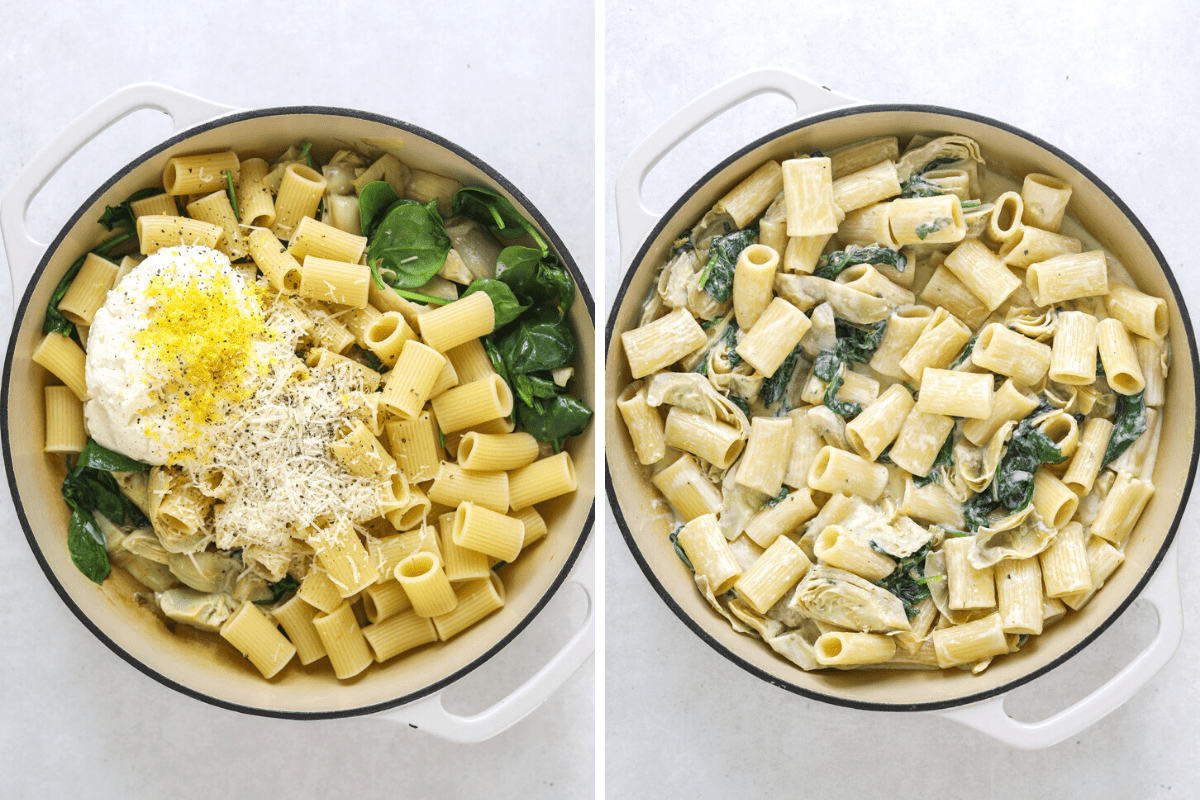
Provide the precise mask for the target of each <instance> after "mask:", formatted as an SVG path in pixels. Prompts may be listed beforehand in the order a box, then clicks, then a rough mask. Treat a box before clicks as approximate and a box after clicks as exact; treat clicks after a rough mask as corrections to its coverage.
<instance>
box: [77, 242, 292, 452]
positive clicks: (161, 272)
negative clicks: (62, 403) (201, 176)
mask: <svg viewBox="0 0 1200 800" xmlns="http://www.w3.org/2000/svg"><path fill="white" fill-rule="evenodd" d="M271 338H272V336H271V333H270V331H269V330H268V329H267V327H266V325H265V322H264V319H263V311H262V306H261V303H260V301H259V297H258V294H257V292H256V291H255V290H254V288H253V287H251V286H247V284H246V282H245V280H244V279H243V278H242V276H241V274H239V273H238V272H237V270H235V269H234V268H233V267H232V266H231V265H230V263H229V259H228V258H226V257H225V256H224V255H223V254H221V253H219V252H217V251H216V250H212V249H209V248H207V247H198V246H180V247H169V248H163V249H162V250H159V251H158V252H157V253H154V254H153V255H151V256H149V257H148V258H147V259H146V260H145V261H143V262H142V263H141V264H139V265H138V266H137V267H136V268H134V269H133V270H132V271H131V272H130V273H129V274H128V275H126V276H125V277H124V278H123V279H122V280H121V282H120V283H119V284H118V285H117V286H116V287H115V288H114V289H113V290H112V291H110V292H109V293H108V297H107V298H106V300H105V303H104V306H103V307H102V308H100V309H99V310H98V311H97V312H96V316H95V319H94V320H93V323H92V327H91V330H90V331H89V333H88V352H87V361H86V366H85V371H84V375H85V379H86V381H87V388H88V394H89V395H90V399H89V400H88V402H87V403H86V404H85V406H84V416H85V418H86V420H87V425H88V431H89V432H90V434H91V435H92V437H93V438H95V439H96V441H98V442H99V443H100V444H102V445H104V446H105V447H107V448H109V449H111V450H116V451H119V452H122V453H125V454H126V455H128V456H131V457H133V458H136V459H138V460H139V461H144V462H146V463H149V464H168V463H187V462H192V463H194V462H195V460H196V457H197V454H198V453H197V451H198V449H203V448H205V447H206V446H207V445H208V443H207V442H206V441H205V439H206V434H207V433H208V432H209V431H210V430H211V429H212V427H213V425H214V424H215V423H219V422H221V421H222V420H223V419H224V417H225V415H226V414H228V412H229V410H230V408H232V407H235V406H237V405H238V404H240V403H243V402H245V401H246V400H247V399H248V398H249V397H250V396H251V395H252V394H253V392H254V388H255V386H256V384H257V383H258V381H259V379H260V378H261V376H262V375H263V374H264V373H265V370H266V362H267V358H266V357H265V354H264V351H265V350H266V349H268V347H267V346H268V345H269V341H270V339H271Z"/></svg>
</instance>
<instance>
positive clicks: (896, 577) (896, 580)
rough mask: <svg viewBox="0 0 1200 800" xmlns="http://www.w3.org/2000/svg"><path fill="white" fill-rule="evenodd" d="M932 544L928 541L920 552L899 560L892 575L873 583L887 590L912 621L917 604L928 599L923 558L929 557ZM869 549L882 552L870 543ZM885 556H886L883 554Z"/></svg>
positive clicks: (915, 613)
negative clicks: (898, 599)
mask: <svg viewBox="0 0 1200 800" xmlns="http://www.w3.org/2000/svg"><path fill="white" fill-rule="evenodd" d="M932 547H933V542H932V541H928V542H926V543H925V544H924V546H922V547H921V549H920V550H918V551H917V552H915V553H913V554H912V555H909V556H906V557H904V558H902V559H900V560H899V561H898V562H897V564H896V568H895V569H894V570H892V574H891V575H888V576H887V577H886V578H884V579H883V580H881V581H874V584H875V585H876V586H880V587H882V588H884V589H887V590H888V591H889V592H891V593H892V594H894V595H896V597H898V598H900V603H901V604H902V605H903V606H904V613H905V614H907V615H908V618H909V619H912V618H913V617H915V616H916V615H917V604H918V603H920V602H921V601H922V600H924V599H925V598H926V597H929V587H928V586H926V583H928V579H927V578H926V577H925V557H926V556H928V555H929V551H930V549H931V548H932ZM871 548H872V549H873V550H875V551H876V552H881V553H882V552H883V551H882V550H880V549H879V548H878V547H876V546H875V543H874V542H871ZM885 555H886V554H885Z"/></svg>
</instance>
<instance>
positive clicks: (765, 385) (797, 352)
mask: <svg viewBox="0 0 1200 800" xmlns="http://www.w3.org/2000/svg"><path fill="white" fill-rule="evenodd" d="M803 353H804V350H803V348H801V347H800V345H796V347H795V348H794V349H793V350H792V352H790V353H788V355H787V357H786V358H784V359H783V363H782V364H780V365H779V369H777V370H775V374H773V375H772V376H771V377H769V378H766V379H764V380H763V382H762V387H761V388H759V390H758V399H759V400H761V401H762V402H763V405H767V406H769V405H771V404H772V403H778V402H779V401H780V400H782V399H783V392H784V390H785V389H787V385H788V381H790V380H791V378H792V373H794V372H795V371H796V364H798V363H799V361H800V357H801V356H802V355H803Z"/></svg>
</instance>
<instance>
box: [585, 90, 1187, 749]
mask: <svg viewBox="0 0 1200 800" xmlns="http://www.w3.org/2000/svg"><path fill="white" fill-rule="evenodd" d="M766 92H771V93H777V94H781V95H784V96H786V97H789V98H790V99H791V100H792V101H793V102H795V104H796V110H797V120H796V121H795V122H793V123H791V124H789V125H786V126H784V127H783V128H780V129H778V130H776V131H774V132H772V133H770V134H768V135H766V136H764V137H762V138H760V139H758V140H757V141H754V142H751V143H750V144H748V145H746V146H745V147H743V148H741V149H739V150H738V151H737V152H735V153H733V154H731V155H730V156H729V157H728V158H726V159H724V160H723V161H722V162H721V163H719V164H718V165H717V166H716V167H714V168H713V169H712V170H711V171H709V172H708V173H707V174H706V175H705V176H704V177H703V178H701V179H700V180H699V181H698V182H697V183H696V184H695V186H693V187H692V188H691V189H689V190H688V191H687V193H685V194H684V195H683V197H681V198H680V199H679V200H678V201H677V202H675V203H674V205H672V206H671V208H670V210H668V211H667V212H666V213H665V214H663V215H662V216H661V217H656V216H655V215H653V214H651V213H649V212H648V211H646V209H645V208H644V206H643V204H642V202H641V187H642V183H643V181H644V179H645V177H646V175H647V173H648V172H649V171H650V170H651V169H652V168H653V167H654V166H655V164H657V163H658V161H659V160H660V159H661V158H662V157H663V156H664V155H666V153H667V152H669V151H670V150H671V149H672V148H674V147H675V146H676V145H677V144H678V143H679V142H681V141H682V140H683V139H684V138H686V137H687V136H688V135H690V134H691V133H692V132H693V131H695V130H696V129H697V128H699V127H700V126H702V125H704V124H705V123H706V122H707V121H709V120H711V119H713V118H714V117H716V116H717V115H718V114H720V113H722V112H723V111H725V110H727V109H729V108H732V107H733V106H735V105H737V104H739V103H741V102H743V101H745V100H748V99H749V98H751V97H753V96H755V95H758V94H762V93H766ZM917 133H922V134H928V135H939V134H945V133H959V134H964V135H966V136H970V137H972V138H974V139H976V140H977V141H978V142H979V144H980V147H981V148H982V150H983V152H984V155H985V158H987V160H988V169H997V168H999V169H1001V170H1002V171H1004V172H1007V173H1009V174H1012V175H1017V176H1020V175H1024V174H1026V173H1028V172H1044V173H1048V174H1051V175H1055V176H1057V177H1059V178H1062V179H1064V180H1066V181H1067V182H1068V183H1070V184H1071V186H1072V187H1073V189H1074V194H1073V195H1072V198H1071V205H1070V209H1069V210H1070V211H1071V213H1073V214H1074V215H1075V216H1076V217H1077V218H1078V219H1079V220H1080V222H1082V224H1083V225H1084V226H1085V227H1086V228H1088V229H1089V230H1090V231H1091V233H1092V234H1093V235H1095V236H1096V237H1097V238H1098V239H1099V240H1100V242H1101V244H1102V245H1103V246H1104V247H1106V248H1108V249H1109V250H1110V251H1111V252H1112V253H1113V254H1114V255H1115V256H1116V257H1117V258H1118V259H1119V260H1120V261H1121V263H1123V264H1124V265H1125V266H1126V267H1127V268H1128V269H1129V271H1130V273H1131V274H1132V275H1133V277H1134V279H1135V280H1136V282H1137V284H1138V286H1139V287H1140V288H1141V289H1142V290H1143V291H1146V292H1148V293H1150V294H1153V295H1157V296H1160V297H1165V298H1166V299H1167V303H1168V305H1169V306H1170V342H1171V348H1172V352H1173V363H1172V365H1171V373H1170V377H1169V378H1168V387H1167V401H1166V405H1165V407H1164V421H1163V430H1164V431H1170V435H1169V436H1168V435H1164V436H1163V437H1162V442H1161V445H1160V448H1159V452H1158V464H1157V467H1156V470H1155V475H1154V483H1155V486H1156V491H1155V494H1154V497H1153V499H1152V500H1151V501H1150V504H1149V505H1148V506H1147V508H1146V510H1145V513H1144V514H1143V516H1142V519H1141V521H1140V523H1139V524H1138V526H1137V528H1136V529H1135V530H1134V532H1133V533H1132V534H1131V535H1130V538H1129V543H1128V545H1127V547H1126V550H1125V556H1126V561H1125V563H1124V564H1123V565H1122V566H1121V567H1120V568H1119V569H1117V571H1116V572H1115V573H1114V574H1113V576H1112V577H1111V578H1110V579H1109V580H1108V582H1107V584H1106V585H1105V586H1104V588H1103V589H1102V590H1101V591H1100V592H1098V593H1097V594H1096V596H1095V597H1094V599H1092V601H1091V602H1090V603H1089V604H1088V605H1087V606H1085V607H1084V609H1083V610H1082V611H1081V612H1074V613H1073V614H1072V615H1071V616H1069V617H1068V618H1067V619H1065V620H1063V621H1062V622H1059V623H1057V624H1056V625H1053V626H1051V627H1050V628H1048V629H1047V631H1046V633H1045V634H1043V635H1041V636H1036V637H1033V638H1032V639H1031V640H1030V642H1029V644H1028V645H1026V647H1025V648H1024V649H1023V651H1022V652H1021V653H1019V654H1017V655H1015V656H1012V657H1010V658H1004V659H998V660H997V661H996V662H995V663H994V664H992V666H991V667H989V668H988V670H987V671H986V672H984V673H983V674H982V675H979V676H975V675H971V674H970V673H969V672H967V671H960V670H949V671H945V672H942V671H906V670H868V671H849V672H839V671H834V670H826V671H819V672H804V671H803V670H801V669H800V668H799V667H796V666H794V665H793V664H791V663H790V662H788V661H786V660H784V659H783V658H782V657H780V656H778V655H776V654H775V653H774V652H772V651H771V650H770V648H768V647H767V646H766V644H765V643H763V642H762V641H761V640H759V639H757V638H752V637H749V636H745V635H742V634H739V633H736V632H734V631H733V629H732V628H731V627H730V625H729V623H728V622H727V621H726V620H725V619H723V618H721V617H720V616H718V615H717V614H715V613H714V612H713V611H712V609H711V608H710V607H709V606H708V604H707V602H706V601H705V600H704V599H703V598H702V597H701V595H700V593H699V592H697V591H696V587H695V585H694V584H693V582H692V578H691V573H690V572H689V571H688V570H687V569H686V568H684V567H683V566H682V565H681V564H680V562H679V558H678V557H677V556H676V554H675V552H674V550H673V548H672V545H671V542H670V541H669V539H668V536H667V534H668V533H669V532H670V530H671V522H670V520H669V511H667V510H665V509H664V505H665V504H663V503H661V501H659V502H655V500H656V499H657V498H658V494H657V490H655V489H654V487H653V486H652V485H651V484H650V483H649V482H648V480H647V477H646V475H645V473H644V468H642V467H640V466H639V465H638V463H637V460H636V458H635V456H634V454H633V450H632V444H631V442H630V439H629V434H628V432H627V430H626V428H625V425H624V423H623V422H622V420H621V419H620V416H619V415H618V413H617V411H616V407H615V401H616V397H617V395H618V394H619V393H620V391H621V390H622V388H623V387H625V386H626V385H627V384H628V383H629V381H630V380H631V377H630V374H629V366H628V362H627V361H626V359H625V356H624V352H623V350H622V348H621V346H620V341H619V335H620V334H621V333H622V332H623V331H626V330H629V329H630V328H631V327H633V326H634V325H635V324H636V320H637V316H638V313H639V311H640V308H641V306H642V304H643V303H644V302H645V300H646V298H647V297H648V296H649V293H650V291H651V290H652V283H653V280H654V278H655V273H656V271H657V268H658V267H659V266H660V265H661V264H662V263H663V261H664V259H665V257H666V256H667V254H668V253H669V250H670V247H671V243H672V241H673V240H674V239H675V238H676V237H677V236H678V235H680V233H681V232H682V231H684V230H687V229H688V228H690V227H691V226H692V225H693V224H694V223H695V221H696V220H698V219H699V218H700V217H701V216H702V215H703V214H704V213H705V212H706V211H707V210H708V209H709V208H711V207H712V205H713V203H715V202H716V200H717V199H718V198H720V197H721V196H722V195H723V194H724V193H725V192H726V191H728V190H729V189H730V188H732V187H733V186H734V185H735V184H736V183H737V182H738V181H739V180H741V179H742V178H743V177H745V176H746V175H748V174H749V173H750V172H751V171H752V170H753V169H754V168H756V167H758V166H759V165H760V164H762V163H763V162H764V161H767V160H768V159H771V158H776V159H784V158H789V157H791V154H792V153H795V152H797V151H812V150H814V149H817V150H828V149H831V148H833V147H836V146H838V145H841V144H847V143H850V142H854V141H858V140H861V139H867V138H871V137H875V136H883V135H898V136H899V137H900V138H901V141H902V142H903V141H904V140H905V139H906V137H908V136H911V135H913V134H917ZM616 200H617V222H618V226H619V231H620V238H621V265H622V268H623V269H624V270H625V272H624V279H623V280H622V282H621V286H620V289H619V291H618V292H617V293H616V298H615V301H614V304H613V307H612V310H611V313H610V316H609V319H608V325H607V330H606V331H605V336H606V341H607V343H608V344H607V353H606V363H605V399H606V402H605V415H606V416H605V426H606V427H605V452H606V458H607V472H608V474H607V486H608V494H609V500H610V502H611V504H612V508H613V511H614V513H615V515H616V517H617V521H618V523H619V525H620V528H621V532H622V534H623V535H624V537H625V540H626V542H627V543H628V545H629V548H630V550H631V551H632V553H633V556H634V558H635V559H636V560H637V562H638V564H639V565H640V566H641V568H642V571H643V572H645V574H646V577H647V578H648V579H649V581H650V583H651V584H652V585H653V586H654V588H655V590H656V591H657V592H658V594H659V595H660V596H661V597H662V599H663V601H664V602H666V604H667V605H668V606H669V607H670V608H671V609H672V610H673V611H674V612H675V614H676V615H677V616H678V617H679V618H680V619H681V620H682V621H683V622H684V623H685V624H686V625H687V626H688V627H689V628H691V629H692V631H693V632H695V633H696V635H697V636H699V637H700V638H701V639H703V640H704V641H705V642H706V643H708V644H709V645H710V646H712V647H713V649H715V650H716V651H717V652H718V653H720V654H721V655H723V656H725V657H726V658H728V659H729V660H730V661H732V662H734V663H735V664H737V665H738V666H740V667H741V668H743V669H745V670H747V671H748V672H750V673H751V674H753V675H755V676H757V677H759V678H762V679H763V680H765V681H767V682H768V683H771V684H773V685H775V686H778V687H780V688H783V689H786V690H788V691H790V692H795V693H796V694H800V695H803V696H805V697H810V698H813V699H816V700H822V701H825V702H829V703H833V704H836V705H843V706H849V707H853V708H860V709H869V710H877V711H920V710H924V711H938V712H939V713H943V714H945V715H947V716H952V717H955V718H957V719H959V720H960V721H962V722H965V723H967V724H970V725H973V726H975V727H977V728H979V729H981V730H983V731H985V732H987V733H989V734H991V735H993V736H995V737H997V738H1000V739H1002V740H1004V741H1007V742H1009V743H1010V744H1012V745H1014V746H1017V747H1026V748H1035V747H1045V746H1049V745H1050V744H1053V743H1055V742H1058V741H1061V740H1062V739H1064V738H1066V737H1067V736H1070V735H1072V734H1074V733H1075V732H1077V731H1079V730H1081V729H1082V728H1084V727H1086V726H1087V725H1089V724H1091V723H1092V722H1095V721H1096V720H1098V719H1100V718H1101V717H1102V716H1104V715H1105V714H1107V713H1108V712H1110V711H1112V710H1113V709H1114V708H1116V707H1117V706H1119V705H1120V704H1121V703H1122V702H1124V701H1125V700H1126V699H1128V698H1129V697H1130V696H1131V695H1132V694H1133V693H1134V692H1135V691H1136V690H1137V689H1138V688H1140V687H1141V686H1142V685H1143V684H1145V682H1146V681H1148V680H1149V679H1150V677H1151V676H1152V675H1153V674H1154V673H1155V672H1157V670H1158V669H1159V668H1161V667H1162V665H1163V664H1165V663H1166V662H1167V660H1168V659H1169V658H1170V657H1171V655H1172V654H1173V653H1174V652H1175V650H1176V648H1177V647H1178V645H1179V641H1180V637H1181V635H1182V616H1181V608H1180V601H1179V579H1178V571H1177V568H1176V564H1175V555H1174V551H1173V550H1172V549H1171V548H1170V546H1171V542H1172V541H1173V539H1174V537H1175V532H1176V529H1177V527H1178V525H1179V522H1180V518H1181V516H1182V514H1183V510H1184V506H1185V505H1186V501H1187V497H1188V493H1189V491H1190V489H1191V486H1192V480H1193V477H1194V475H1195V471H1196V459H1197V453H1196V442H1195V431H1196V399H1195V398H1196V373H1197V369H1196V367H1197V361H1196V346H1195V338H1194V335H1193V332H1192V327H1191V323H1190V321H1189V319H1188V315H1187V311H1186V309H1185V308H1184V304H1183V298H1182V296H1181V294H1180V290H1179V286H1178V285H1177V284H1176V282H1175V279H1174V278H1173V276H1172V275H1171V271H1170V269H1169V267H1168V266H1167V264H1166V262H1165V260H1164V259H1163V257H1162V254H1161V253H1160V252H1159V250H1158V248H1157V246H1156V245H1155V244H1154V241H1153V240H1152V239H1151V238H1150V234H1149V233H1148V232H1147V231H1146V229H1145V227H1144V226H1143V225H1142V224H1141V222H1139V221H1138V220H1137V218H1136V217H1134V215H1133V213H1132V212H1131V211H1130V210H1129V209H1128V208H1127V207H1126V206H1125V204H1124V203H1122V202H1121V200H1120V199H1119V198H1117V197H1116V196H1115V195H1114V194H1113V193H1112V191H1111V190H1110V189H1109V188H1108V187H1107V186H1105V185H1104V184H1103V183H1101V181H1100V180H1099V179H1098V178H1097V177H1096V176H1095V175H1093V174H1092V173H1091V172H1090V171H1089V170H1088V169H1087V168H1085V167H1084V166H1083V165H1081V164H1079V163H1078V162H1077V161H1075V160H1074V159H1072V158H1071V157H1070V156H1069V155H1067V154H1066V153H1063V152H1062V151H1060V150H1058V149H1057V148H1055V147H1053V146H1052V145H1049V144H1047V143H1045V142H1042V141H1041V140H1039V139H1037V138H1036V137H1033V136H1031V135H1029V134H1027V133H1024V132H1023V131H1020V130H1017V129H1016V128H1013V127H1012V126H1010V125H1006V124H1004V123H1002V122H998V121H996V120H992V119H987V118H985V117H981V116H978V115H976V114H969V113H965V112H961V111H955V110H952V109H946V108H936V107H930V106H916V105H865V104H862V103H860V102H859V101H856V100H853V99H851V98H848V97H844V96H840V95H837V94H834V93H832V92H830V91H829V90H828V89H825V88H822V87H820V86H817V85H816V84H814V83H811V82H809V81H807V80H805V79H803V78H800V77H798V76H796V75H794V74H791V73H789V72H786V71H781V70H765V71H760V72H753V73H748V74H745V75H742V76H740V77H738V78H735V79H733V80H732V81H730V82H728V83H726V84H722V85H721V86H718V87H716V88H715V89H713V90H712V91H710V92H709V93H708V94H706V95H704V96H703V97H701V98H699V99H698V100H696V101H694V102H693V103H692V104H691V105H689V106H687V107H686V108H684V109H683V110H682V111H680V112H679V113H678V114H677V115H676V116H675V117H673V118H672V119H670V120H669V121H668V122H666V123H665V124H663V126H662V127H661V128H659V129H658V130H657V131H656V132H655V133H653V134H652V135H651V136H650V137H649V138H648V139H647V140H646V141H645V142H643V143H642V144H641V145H639V147H638V148H637V149H636V150H635V151H634V153H633V154H632V155H631V156H630V157H629V159H628V160H627V161H626V162H625V164H624V165H623V166H622V168H621V171H620V173H619V176H618V180H617V197H616ZM1152 578H1153V579H1154V580H1151V579H1152ZM1139 596H1140V597H1141V599H1142V600H1143V601H1148V602H1149V603H1151V604H1152V605H1153V606H1154V608H1155V610H1156V612H1157V614H1158V629H1157V631H1156V633H1155V636H1154V639H1153V641H1152V642H1151V643H1150V645H1148V646H1147V648H1146V649H1145V650H1144V651H1143V652H1142V653H1141V654H1139V655H1138V656H1137V658H1135V659H1134V660H1133V661H1132V662H1131V663H1130V664H1128V665H1127V666H1126V667H1125V668H1124V669H1123V670H1122V671H1121V672H1120V673H1119V674H1118V675H1117V676H1115V677H1114V678H1112V679H1111V680H1110V681H1109V682H1108V683H1106V684H1105V685H1104V686H1103V687H1101V688H1100V689H1098V690H1097V691H1096V692H1094V693H1093V694H1092V695H1090V696H1089V697H1087V698H1085V699H1084V700H1082V701H1080V702H1079V703H1077V704H1075V705H1074V706H1072V707H1070V708H1068V709H1066V710H1064V711H1062V712H1060V713H1058V714H1056V715H1054V716H1053V717H1050V718H1049V719H1046V720H1043V721H1041V722H1038V723H1034V724H1026V723H1021V722H1018V721H1016V720H1013V719H1011V718H1009V717H1008V716H1007V715H1006V714H1005V713H1004V708H1003V701H1004V695H1005V693H1007V692H1008V691H1010V690H1012V689H1013V688H1015V687H1017V686H1019V685H1021V684H1023V683H1025V682H1027V681H1030V680H1032V679H1034V678H1036V677H1037V676H1039V675H1042V674H1044V673H1046V672H1047V671H1049V670H1050V669H1053V668H1054V667H1056V666H1057V665H1059V664H1061V663H1063V662H1064V661H1066V660H1067V659H1069V658H1070V657H1071V656H1073V655H1074V654H1075V653H1078V652H1079V651H1080V650H1081V649H1082V648H1083V647H1085V646H1087V645H1088V643H1090V642H1091V641H1093V640H1094V639H1095V638H1096V637H1097V636H1099V635H1100V633H1101V632H1102V631H1104V630H1105V628H1107V627H1108V626H1109V625H1110V624H1112V622H1113V621H1114V620H1115V619H1116V618H1117V616H1118V615H1120V614H1121V612H1122V611H1124V610H1125V609H1126V608H1127V607H1128V606H1129V605H1130V603H1132V602H1133V600H1134V599H1135V598H1138V597H1139Z"/></svg>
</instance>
